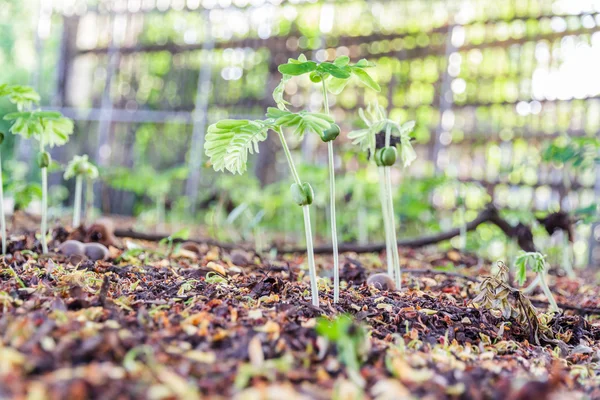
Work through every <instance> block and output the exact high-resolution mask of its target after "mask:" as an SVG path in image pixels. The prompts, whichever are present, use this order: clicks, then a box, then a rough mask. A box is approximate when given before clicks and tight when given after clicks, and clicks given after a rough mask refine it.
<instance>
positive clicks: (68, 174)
mask: <svg viewBox="0 0 600 400" xmlns="http://www.w3.org/2000/svg"><path fill="white" fill-rule="evenodd" d="M64 178H65V179H72V178H75V202H74V204H73V225H72V226H73V228H76V227H78V226H79V225H80V221H81V199H82V197H83V196H82V194H83V193H82V191H83V179H86V185H87V207H88V210H87V212H86V215H89V212H90V207H91V204H93V203H92V199H91V196H92V195H93V186H92V185H93V183H92V182H93V181H94V180H95V179H97V178H98V168H96V166H95V165H94V164H92V163H91V162H90V161H89V160H88V156H87V154H86V155H83V156H75V157H73V159H72V160H71V162H69V164H68V165H67V169H66V170H65V174H64Z"/></svg>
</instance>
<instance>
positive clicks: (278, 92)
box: [273, 75, 292, 110]
mask: <svg viewBox="0 0 600 400" xmlns="http://www.w3.org/2000/svg"><path fill="white" fill-rule="evenodd" d="M290 79H292V76H291V75H283V77H282V78H281V82H279V85H277V87H276V88H275V90H273V100H275V104H277V108H279V109H280V110H287V107H286V106H287V105H289V104H290V103H288V102H287V101H285V99H284V98H283V93H284V91H285V85H286V83H288V81H289V80H290Z"/></svg>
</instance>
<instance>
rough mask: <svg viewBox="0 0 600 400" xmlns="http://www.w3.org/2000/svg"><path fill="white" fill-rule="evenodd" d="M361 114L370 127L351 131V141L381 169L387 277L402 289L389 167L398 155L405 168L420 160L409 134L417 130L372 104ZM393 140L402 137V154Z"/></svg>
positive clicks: (413, 124)
mask: <svg viewBox="0 0 600 400" xmlns="http://www.w3.org/2000/svg"><path fill="white" fill-rule="evenodd" d="M358 114H359V115H360V117H361V119H362V120H363V121H364V123H365V124H366V126H367V128H366V129H360V130H357V131H353V132H350V133H349V134H348V138H350V139H351V140H352V144H355V145H357V146H359V147H360V148H361V149H362V150H364V151H368V153H369V154H370V156H371V158H372V159H373V160H374V161H375V164H376V165H377V167H378V170H379V197H380V201H381V210H382V215H383V225H384V228H385V242H386V255H387V270H388V274H389V275H390V276H393V277H394V281H395V283H396V287H397V288H398V289H400V283H401V279H400V278H401V277H400V256H399V254H398V243H397V240H396V223H395V214H394V204H393V199H392V181H391V177H390V167H391V166H393V165H394V164H395V162H396V159H397V158H398V156H399V157H400V159H401V160H402V164H403V166H404V167H408V166H409V165H410V164H411V163H412V162H413V161H414V160H415V159H416V158H417V154H416V152H415V150H414V149H413V147H412V144H411V137H410V133H411V132H412V130H413V129H414V127H415V122H414V121H409V122H405V123H404V124H402V125H400V124H399V123H398V122H396V121H392V120H390V119H388V118H387V115H386V112H385V109H384V108H383V107H381V106H379V105H378V104H375V103H371V104H369V106H368V107H367V108H366V110H363V109H362V108H361V109H359V110H358ZM382 132H384V133H385V142H384V146H383V147H381V148H378V147H380V146H378V145H377V137H378V135H380V134H381V133H382ZM392 137H396V138H399V140H400V151H399V152H398V150H397V149H396V146H392ZM398 153H399V154H398Z"/></svg>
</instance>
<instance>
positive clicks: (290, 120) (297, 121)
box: [275, 111, 334, 137]
mask: <svg viewBox="0 0 600 400" xmlns="http://www.w3.org/2000/svg"><path fill="white" fill-rule="evenodd" d="M333 122H334V121H333V118H331V116H329V115H326V114H321V113H310V112H306V111H302V112H299V113H297V114H293V113H289V114H287V115H284V116H282V117H280V118H279V119H277V120H276V121H275V124H276V125H279V126H283V127H294V128H296V129H295V130H294V134H295V135H297V136H300V137H302V136H303V135H304V134H305V133H307V132H308V133H310V132H312V133H316V134H317V135H319V136H321V135H322V133H323V131H325V130H326V129H329V128H330V127H331V124H332V123H333Z"/></svg>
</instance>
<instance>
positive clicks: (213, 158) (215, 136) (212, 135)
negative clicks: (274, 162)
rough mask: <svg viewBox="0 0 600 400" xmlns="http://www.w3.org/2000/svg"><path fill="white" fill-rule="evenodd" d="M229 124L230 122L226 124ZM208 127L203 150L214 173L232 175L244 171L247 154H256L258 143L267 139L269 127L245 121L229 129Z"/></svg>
mask: <svg viewBox="0 0 600 400" xmlns="http://www.w3.org/2000/svg"><path fill="white" fill-rule="evenodd" d="M228 124H230V122H228ZM217 125H218V123H217V124H213V125H211V126H209V127H208V133H207V134H206V141H205V143H204V150H205V152H206V155H207V156H208V157H209V158H210V162H211V164H212V165H213V168H214V169H215V170H216V171H223V170H224V169H227V170H228V171H230V172H231V173H233V174H236V173H239V174H242V173H243V172H245V171H246V168H247V166H246V164H247V162H248V153H250V154H254V152H257V153H258V143H260V142H262V141H264V140H265V139H266V138H267V131H268V129H269V126H268V125H267V124H266V123H265V122H264V121H260V120H257V121H247V123H246V124H245V125H237V126H235V127H233V128H230V129H222V128H219V127H218V126H217Z"/></svg>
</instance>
